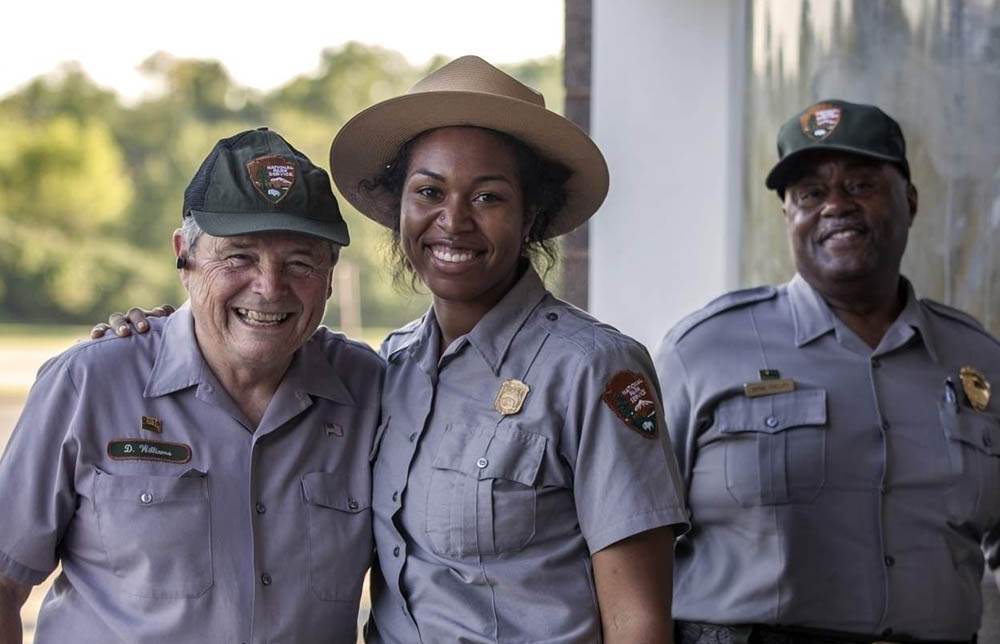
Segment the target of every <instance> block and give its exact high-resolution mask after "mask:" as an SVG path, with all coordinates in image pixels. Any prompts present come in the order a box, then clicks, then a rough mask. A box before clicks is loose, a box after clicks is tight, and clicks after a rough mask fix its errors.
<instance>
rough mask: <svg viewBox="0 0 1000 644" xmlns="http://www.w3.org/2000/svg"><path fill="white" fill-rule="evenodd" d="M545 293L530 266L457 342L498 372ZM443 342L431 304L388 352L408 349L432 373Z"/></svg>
mask: <svg viewBox="0 0 1000 644" xmlns="http://www.w3.org/2000/svg"><path fill="white" fill-rule="evenodd" d="M545 293H546V290H545V285H544V284H543V283H542V279H541V278H540V277H539V276H538V273H537V272H535V269H534V268H532V267H531V266H529V267H528V268H527V269H526V270H525V271H524V274H523V275H521V277H520V278H519V279H518V280H517V282H515V283H514V286H512V287H511V289H510V290H509V291H507V293H506V294H505V295H504V296H503V298H501V299H500V301H499V302H497V303H496V305H495V306H494V307H493V308H492V309H490V310H489V312H487V313H486V315H484V316H483V318H482V319H481V320H479V322H478V323H477V324H476V326H475V327H473V329H472V330H471V331H470V332H469V333H467V334H466V335H465V336H463V337H462V338H460V339H459V340H458V342H468V343H469V344H471V345H472V346H473V347H475V348H476V351H477V352H478V353H479V355H480V356H481V357H482V358H483V360H484V361H485V362H486V364H487V365H488V366H489V367H490V369H491V370H492V371H493V373H494V374H496V373H498V372H499V370H500V363H501V362H503V359H504V357H505V356H506V355H507V350H508V349H509V348H510V344H511V342H512V341H513V340H514V336H515V335H516V334H517V332H518V330H519V329H520V328H521V327H522V326H523V325H524V322H525V320H527V319H528V316H529V315H531V312H532V311H533V310H534V309H535V307H536V306H538V304H539V303H540V302H541V301H542V298H544V297H545ZM440 342H441V332H440V331H439V330H438V326H437V318H435V316H434V307H433V306H432V307H431V308H430V309H429V310H428V311H427V313H425V314H424V317H423V318H422V319H421V321H420V324H419V326H418V327H417V329H416V330H415V331H414V332H413V335H412V336H411V338H410V339H409V340H407V341H406V342H405V343H403V344H402V345H400V346H399V347H397V348H396V349H394V350H393V351H392V353H390V354H389V359H392V358H394V357H395V356H397V355H399V354H400V352H402V351H404V350H407V351H408V355H410V356H411V357H416V358H417V361H418V364H419V365H420V368H421V369H422V370H423V371H425V372H426V373H428V374H433V373H435V372H436V370H437V362H438V352H439V344H440ZM456 346H459V345H456Z"/></svg>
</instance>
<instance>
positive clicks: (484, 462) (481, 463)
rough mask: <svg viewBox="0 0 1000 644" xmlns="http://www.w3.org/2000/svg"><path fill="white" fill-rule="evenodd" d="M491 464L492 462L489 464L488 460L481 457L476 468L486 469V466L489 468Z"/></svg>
mask: <svg viewBox="0 0 1000 644" xmlns="http://www.w3.org/2000/svg"><path fill="white" fill-rule="evenodd" d="M489 464H490V462H489V461H487V460H486V459H485V458H483V457H482V456H480V457H479V460H478V461H476V467H478V468H479V469H483V468H484V467H486V466H487V465H489Z"/></svg>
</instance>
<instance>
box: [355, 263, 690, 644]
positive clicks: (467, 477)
mask: <svg viewBox="0 0 1000 644" xmlns="http://www.w3.org/2000/svg"><path fill="white" fill-rule="evenodd" d="M440 341H441V337H440V331H439V329H438V326H437V323H436V321H435V319H434V315H433V311H431V312H429V313H428V314H427V315H426V316H425V317H424V318H422V319H421V320H418V321H416V322H415V323H413V324H411V325H409V326H408V327H405V328H403V329H402V330H400V331H397V332H395V333H393V334H391V335H390V336H389V337H388V338H387V340H386V342H385V343H384V344H383V346H382V353H383V355H385V356H387V370H386V382H385V390H384V395H383V397H382V415H383V416H382V418H383V420H382V426H381V427H380V429H379V439H378V440H379V441H380V447H378V448H377V449H378V457H377V459H376V463H375V469H374V481H375V482H374V498H373V502H372V505H373V508H374V511H375V541H376V545H377V551H378V552H377V561H376V564H375V565H374V566H373V568H372V614H373V619H372V622H370V623H369V627H368V629H369V630H368V640H369V642H394V643H406V644H412V643H414V642H424V643H425V644H432V643H437V642H465V643H469V642H533V643H541V642H553V643H554V642H560V643H568V642H597V641H600V639H601V635H600V619H599V615H598V607H597V603H596V593H595V590H594V583H593V574H592V571H591V562H590V556H591V554H592V553H594V552H596V551H598V550H601V549H602V548H605V547H607V546H609V545H611V544H613V543H615V542H617V541H619V540H621V539H624V538H626V537H628V536H630V535H633V534H637V533H639V532H643V531H645V530H649V529H652V528H656V527H660V526H666V525H671V524H683V523H684V521H685V513H684V510H683V506H682V501H681V497H680V493H679V478H678V475H677V469H676V465H675V463H674V462H673V458H672V457H671V456H670V450H669V444H668V438H667V436H666V432H665V431H664V427H663V419H662V414H661V413H660V402H659V392H658V391H657V389H656V381H655V375H654V374H653V371H652V364H651V361H650V359H649V356H648V354H647V352H646V350H645V349H644V348H643V347H642V346H641V345H640V344H638V343H637V342H635V341H634V340H631V339H629V338H627V337H625V336H623V335H621V334H620V333H618V332H617V331H615V330H614V329H611V328H609V327H607V326H605V325H602V324H600V323H598V322H596V321H595V320H593V319H592V318H590V317H589V316H587V315H586V314H585V313H583V312H581V311H579V310H578V309H575V308H573V307H572V306H570V305H568V304H566V303H564V302H561V301H559V300H557V299H555V298H554V297H552V296H551V295H549V294H548V293H547V292H546V291H545V289H544V287H543V286H542V283H541V280H540V279H539V278H538V275H537V274H536V273H535V272H534V271H532V270H528V271H527V272H526V273H525V275H524V276H523V277H522V278H521V279H520V280H519V282H518V283H517V284H516V285H515V286H514V287H513V288H512V289H511V291H510V292H509V293H507V295H506V296H504V298H503V299H502V300H501V301H500V302H499V303H498V304H497V305H496V306H495V307H494V308H493V310H491V311H490V312H489V313H488V314H487V315H486V316H485V317H484V318H483V319H482V320H480V322H479V324H477V325H476V327H475V328H474V329H473V330H472V331H471V332H470V333H468V334H467V335H465V336H463V337H461V338H459V339H457V340H455V342H454V343H453V344H452V345H451V346H450V347H448V349H447V351H445V353H444V355H442V356H441V358H440V360H439V359H438V353H439V346H440ZM618 373H630V374H632V376H633V377H631V378H627V379H625V378H621V379H620V382H625V380H628V382H626V383H625V384H626V385H631V384H634V383H636V382H638V381H640V380H641V381H643V382H644V383H645V385H646V386H645V387H642V386H641V385H637V386H636V387H634V388H633V389H632V390H631V391H633V392H634V393H635V395H636V396H637V397H638V398H641V399H642V400H638V398H637V399H636V402H635V404H634V405H632V403H631V400H632V399H631V398H629V399H628V401H629V402H623V403H622V404H623V405H624V406H627V407H628V408H629V409H634V408H635V407H638V408H640V410H647V409H648V410H653V409H655V411H656V413H655V414H654V415H652V416H649V417H647V420H648V419H650V418H651V419H653V422H652V423H651V424H650V425H649V426H648V427H647V429H648V430H649V431H651V432H654V431H655V432H656V436H655V437H649V436H647V435H644V434H643V433H642V427H641V423H640V425H639V427H633V426H630V425H629V424H628V423H627V422H626V421H625V420H622V418H620V417H619V416H618V415H617V413H616V412H615V411H613V410H612V408H611V407H609V406H608V405H607V404H605V402H604V401H603V400H602V396H603V395H604V392H605V390H606V389H607V388H608V387H609V383H611V382H612V381H614V382H615V386H613V387H612V389H614V390H615V391H617V390H618V389H619V387H618V386H617V385H618V384H619V380H616V379H615V376H616V374H618ZM512 379H516V380H520V381H522V382H524V383H525V384H527V385H528V386H529V387H530V392H529V393H528V394H527V397H526V398H525V399H524V401H523V405H522V406H521V407H520V409H519V410H518V411H517V412H516V413H512V414H509V415H501V414H500V413H499V412H498V411H497V410H496V409H495V408H494V402H495V398H496V396H497V394H498V392H499V390H500V389H501V387H502V383H503V382H504V381H507V380H512ZM639 389H642V390H643V391H642V392H641V393H639ZM626 411H627V410H625V409H623V410H622V414H623V417H625V418H627V417H629V416H628V414H627V413H626ZM639 413H640V414H641V413H643V412H642V411H640V412H639ZM678 529H679V528H678Z"/></svg>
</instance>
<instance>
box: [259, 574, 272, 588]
mask: <svg viewBox="0 0 1000 644" xmlns="http://www.w3.org/2000/svg"><path fill="white" fill-rule="evenodd" d="M260 583H262V584H264V585H265V586H270V585H271V575H269V574H267V573H266V572H265V573H264V574H263V575H261V576H260Z"/></svg>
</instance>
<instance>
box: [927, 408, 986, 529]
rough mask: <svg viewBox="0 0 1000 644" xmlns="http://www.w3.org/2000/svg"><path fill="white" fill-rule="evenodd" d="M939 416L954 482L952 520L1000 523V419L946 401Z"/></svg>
mask: <svg viewBox="0 0 1000 644" xmlns="http://www.w3.org/2000/svg"><path fill="white" fill-rule="evenodd" d="M938 415H939V417H940V420H941V428H942V430H943V431H944V434H945V438H947V439H948V456H949V459H950V461H951V469H952V474H953V475H954V477H955V478H954V483H953V484H952V486H951V488H950V489H949V490H948V494H947V505H948V511H949V514H950V515H951V518H952V520H953V521H955V522H958V523H966V522H969V521H972V522H975V523H979V524H981V525H992V524H994V523H996V521H997V520H1000V417H998V416H996V415H994V414H991V413H989V412H985V411H976V410H974V409H971V408H969V407H962V408H961V409H959V408H958V407H957V406H956V405H954V404H952V403H948V402H944V401H940V402H939V403H938Z"/></svg>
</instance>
